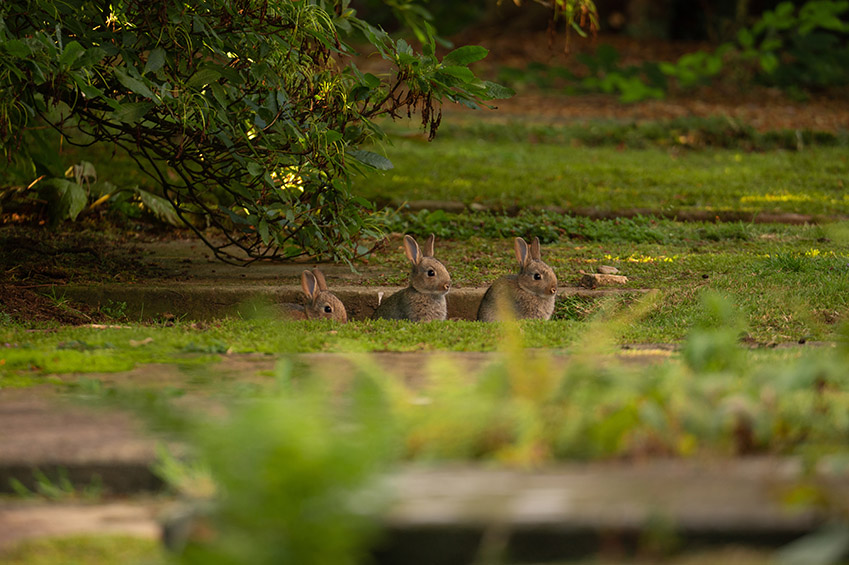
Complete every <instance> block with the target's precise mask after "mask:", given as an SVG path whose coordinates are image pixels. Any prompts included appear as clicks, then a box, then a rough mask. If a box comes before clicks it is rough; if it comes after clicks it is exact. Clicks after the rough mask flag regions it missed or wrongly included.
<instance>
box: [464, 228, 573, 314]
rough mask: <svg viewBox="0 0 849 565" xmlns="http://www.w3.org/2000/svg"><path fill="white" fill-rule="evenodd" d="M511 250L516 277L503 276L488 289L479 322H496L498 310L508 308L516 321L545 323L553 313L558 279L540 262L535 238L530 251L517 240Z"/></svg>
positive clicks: (480, 310) (524, 244) (482, 301)
mask: <svg viewBox="0 0 849 565" xmlns="http://www.w3.org/2000/svg"><path fill="white" fill-rule="evenodd" d="M513 246H514V248H515V251H516V259H517V260H518V261H519V267H520V271H519V274H518V275H505V276H503V277H501V278H499V279H497V280H496V281H495V282H494V283H492V286H490V287H489V289H487V291H486V294H484V295H483V300H481V305H480V307H479V308H478V320H480V321H482V322H494V321H497V320H498V319H499V308H511V309H512V311H513V315H514V316H515V317H516V318H537V319H541V320H548V319H549V318H551V314H552V313H554V297H555V296H556V295H557V276H556V275H555V274H554V271H553V270H552V269H551V267H549V266H548V265H546V264H545V263H543V262H542V259H541V258H540V252H539V238H538V237H535V238H534V241H533V243H531V245H530V248H529V247H528V244H527V242H526V241H525V240H524V239H522V238H521V237H517V238H516V239H515V240H514V245H513Z"/></svg>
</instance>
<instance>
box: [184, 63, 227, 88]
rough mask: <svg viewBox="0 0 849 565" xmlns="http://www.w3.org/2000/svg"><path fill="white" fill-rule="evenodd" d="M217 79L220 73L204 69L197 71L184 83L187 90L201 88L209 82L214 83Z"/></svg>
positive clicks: (212, 69) (211, 69) (209, 68)
mask: <svg viewBox="0 0 849 565" xmlns="http://www.w3.org/2000/svg"><path fill="white" fill-rule="evenodd" d="M219 78H221V72H219V71H218V69H214V68H212V67H204V68H202V69H198V71H197V72H196V73H195V74H193V75H192V77H191V78H190V79H189V80H188V81H186V86H188V87H189V88H203V87H204V86H206V85H207V84H209V83H210V82H215V81H216V80H218V79H219Z"/></svg>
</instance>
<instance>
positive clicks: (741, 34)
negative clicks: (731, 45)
mask: <svg viewBox="0 0 849 565" xmlns="http://www.w3.org/2000/svg"><path fill="white" fill-rule="evenodd" d="M737 42H738V43H739V44H740V46H741V47H743V48H744V49H749V48H751V47H752V46H753V45H754V44H755V38H754V36H753V35H752V32H751V31H749V30H748V29H745V28H743V29H741V30H740V31H738V32H737Z"/></svg>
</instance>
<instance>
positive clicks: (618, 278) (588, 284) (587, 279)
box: [579, 274, 628, 288]
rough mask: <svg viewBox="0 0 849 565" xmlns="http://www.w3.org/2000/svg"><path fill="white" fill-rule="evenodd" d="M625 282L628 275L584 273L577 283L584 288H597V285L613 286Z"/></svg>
mask: <svg viewBox="0 0 849 565" xmlns="http://www.w3.org/2000/svg"><path fill="white" fill-rule="evenodd" d="M627 282H628V277H624V276H622V275H603V274H586V275H584V276H583V277H581V280H580V283H579V284H580V285H581V286H583V287H585V288H597V287H599V286H614V285H618V284H625V283H627Z"/></svg>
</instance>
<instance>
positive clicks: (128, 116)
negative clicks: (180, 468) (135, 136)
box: [112, 102, 154, 124]
mask: <svg viewBox="0 0 849 565" xmlns="http://www.w3.org/2000/svg"><path fill="white" fill-rule="evenodd" d="M153 106H154V104H153V103H152V102H125V103H124V104H121V107H120V108H118V109H117V110H115V111H114V112H112V117H113V118H115V119H116V120H118V121H119V122H122V123H125V124H134V123H136V122H138V121H139V120H140V119H142V118H143V117H144V115H145V114H147V113H148V112H149V111H150V109H151V108H153Z"/></svg>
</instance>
